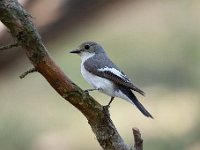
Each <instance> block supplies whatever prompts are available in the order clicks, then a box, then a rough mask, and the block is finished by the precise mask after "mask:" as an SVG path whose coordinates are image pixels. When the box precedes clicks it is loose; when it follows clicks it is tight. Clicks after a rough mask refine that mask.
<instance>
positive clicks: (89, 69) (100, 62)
mask: <svg viewBox="0 0 200 150" xmlns="http://www.w3.org/2000/svg"><path fill="white" fill-rule="evenodd" d="M70 53H74V54H78V55H79V56H80V57H81V74H82V76H83V78H84V79H85V80H86V81H87V82H88V83H89V84H90V85H91V86H92V87H93V88H91V89H87V90H85V92H89V91H94V90H98V91H100V92H102V93H104V94H106V95H108V96H110V97H111V99H110V101H109V103H108V105H106V106H108V107H110V104H111V103H112V101H113V100H114V98H115V97H119V98H121V99H124V100H127V101H128V102H130V103H131V104H134V105H135V106H136V107H137V108H138V109H139V110H140V112H141V113H142V114H143V115H145V116H146V117H150V118H152V119H153V116H152V115H151V114H150V113H149V112H148V111H147V110H146V109H145V107H144V106H143V105H142V104H141V103H140V102H139V100H138V99H137V97H136V96H135V94H134V93H133V92H132V91H135V92H138V93H139V94H141V95H143V96H144V95H145V93H144V92H143V91H142V90H140V89H139V88H138V87H137V86H136V85H134V84H133V83H132V81H131V79H129V77H128V76H127V75H126V74H125V73H123V71H121V70H120V69H119V68H118V67H117V66H116V65H115V64H114V63H113V62H112V61H111V60H110V58H109V57H108V55H107V54H106V52H105V50H104V48H103V47H102V46H101V45H100V44H98V43H97V42H94V41H87V42H83V43H82V44H80V46H79V47H78V48H77V49H75V50H72V51H70Z"/></svg>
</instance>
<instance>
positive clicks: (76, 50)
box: [70, 49, 81, 54]
mask: <svg viewBox="0 0 200 150" xmlns="http://www.w3.org/2000/svg"><path fill="white" fill-rule="evenodd" d="M70 53H74V54H80V53H81V51H80V49H75V50H73V51H70Z"/></svg>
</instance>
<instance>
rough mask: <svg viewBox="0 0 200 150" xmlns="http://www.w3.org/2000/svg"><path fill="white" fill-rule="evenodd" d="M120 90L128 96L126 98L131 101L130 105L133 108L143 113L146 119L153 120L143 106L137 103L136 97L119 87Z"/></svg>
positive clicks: (128, 90) (126, 89) (129, 91)
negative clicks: (132, 105) (133, 105)
mask: <svg viewBox="0 0 200 150" xmlns="http://www.w3.org/2000/svg"><path fill="white" fill-rule="evenodd" d="M120 90H121V91H122V92H123V93H124V94H125V95H126V96H128V98H129V99H130V100H131V102H132V103H134V104H135V106H136V107H137V108H138V109H139V110H140V112H141V113H143V114H144V115H145V116H146V117H150V118H152V119H153V116H152V115H151V114H150V113H149V112H148V111H147V110H146V109H145V108H144V106H143V105H142V104H141V103H140V102H139V101H138V99H137V97H136V96H135V95H134V94H133V92H132V91H131V90H130V89H128V88H124V87H121V88H120Z"/></svg>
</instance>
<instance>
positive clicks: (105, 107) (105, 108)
mask: <svg viewBox="0 0 200 150" xmlns="http://www.w3.org/2000/svg"><path fill="white" fill-rule="evenodd" d="M114 98H115V97H111V100H110V102H109V103H108V105H106V106H103V110H104V111H105V113H106V114H107V115H108V116H110V114H109V111H108V108H109V107H110V104H111V103H112V101H113V100H114Z"/></svg>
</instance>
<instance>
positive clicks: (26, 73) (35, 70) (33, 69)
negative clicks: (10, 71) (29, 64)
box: [19, 68, 37, 79]
mask: <svg viewBox="0 0 200 150" xmlns="http://www.w3.org/2000/svg"><path fill="white" fill-rule="evenodd" d="M33 72H37V69H35V68H31V69H29V70H27V71H26V72H24V73H23V74H21V75H20V76H19V77H20V79H23V78H25V77H26V76H27V75H28V74H29V73H33Z"/></svg>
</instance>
